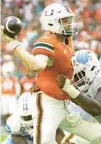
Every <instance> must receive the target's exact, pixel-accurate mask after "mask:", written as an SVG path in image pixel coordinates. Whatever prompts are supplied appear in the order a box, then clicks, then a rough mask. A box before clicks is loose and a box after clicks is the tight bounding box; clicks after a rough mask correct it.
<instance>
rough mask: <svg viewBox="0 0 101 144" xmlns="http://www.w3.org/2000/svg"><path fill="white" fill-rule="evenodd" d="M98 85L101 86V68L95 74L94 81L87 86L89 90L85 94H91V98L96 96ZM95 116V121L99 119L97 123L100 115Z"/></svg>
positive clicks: (100, 120) (100, 119)
mask: <svg viewBox="0 0 101 144" xmlns="http://www.w3.org/2000/svg"><path fill="white" fill-rule="evenodd" d="M100 87H101V70H100V71H99V73H98V74H97V76H96V78H95V79H94V81H93V82H92V83H91V85H90V87H89V90H88V91H87V93H86V94H87V95H89V96H91V97H92V98H94V97H95V96H96V93H97V91H98V89H99V88H100ZM100 99H101V98H100ZM95 118H96V119H97V121H99V123H101V115H100V116H96V117H95Z"/></svg>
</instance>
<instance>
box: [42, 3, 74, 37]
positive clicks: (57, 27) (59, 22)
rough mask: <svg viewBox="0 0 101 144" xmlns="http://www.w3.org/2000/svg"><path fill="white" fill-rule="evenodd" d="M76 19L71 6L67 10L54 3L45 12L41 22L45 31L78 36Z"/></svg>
mask: <svg viewBox="0 0 101 144" xmlns="http://www.w3.org/2000/svg"><path fill="white" fill-rule="evenodd" d="M74 19H75V14H74V13H73V12H72V11H71V9H70V7H69V6H68V8H67V9H66V8H65V7H64V6H62V5H61V4H59V3H52V4H50V5H48V6H47V7H46V8H45V9H44V10H43V12H42V15H41V18H40V22H41V25H42V28H43V30H45V31H51V32H52V33H57V34H63V35H70V36H71V35H73V34H76V30H75V28H74V27H75V21H74Z"/></svg>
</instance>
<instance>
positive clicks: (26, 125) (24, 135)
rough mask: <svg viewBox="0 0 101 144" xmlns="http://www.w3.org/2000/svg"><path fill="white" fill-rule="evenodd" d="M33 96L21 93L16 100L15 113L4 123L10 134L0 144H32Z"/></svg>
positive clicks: (28, 93)
mask: <svg viewBox="0 0 101 144" xmlns="http://www.w3.org/2000/svg"><path fill="white" fill-rule="evenodd" d="M32 100H33V96H32V95H31V93H30V92H25V93H23V94H22V95H21V96H20V97H19V99H18V106H17V111H16V113H15V114H13V115H11V116H10V117H9V118H8V119H7V122H6V129H7V131H8V132H9V133H10V135H9V136H8V137H7V139H6V140H5V141H4V142H3V143H2V144H33V118H32V114H33V101H32Z"/></svg>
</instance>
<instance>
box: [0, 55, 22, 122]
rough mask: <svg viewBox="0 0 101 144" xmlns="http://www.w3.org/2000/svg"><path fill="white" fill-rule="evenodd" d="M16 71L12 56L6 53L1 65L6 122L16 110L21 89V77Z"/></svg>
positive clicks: (4, 119)
mask: <svg viewBox="0 0 101 144" xmlns="http://www.w3.org/2000/svg"><path fill="white" fill-rule="evenodd" d="M14 71H15V64H14V62H13V59H12V56H10V55H4V56H3V64H2V66H1V96H2V99H1V109H2V111H1V114H2V118H3V122H4V124H5V122H6V119H7V117H8V116H9V115H11V114H13V113H14V112H15V110H16V102H17V97H18V95H19V94H20V91H21V86H20V83H19V79H18V78H17V77H16V76H14Z"/></svg>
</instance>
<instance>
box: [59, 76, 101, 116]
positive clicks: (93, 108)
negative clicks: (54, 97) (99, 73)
mask: <svg viewBox="0 0 101 144" xmlns="http://www.w3.org/2000/svg"><path fill="white" fill-rule="evenodd" d="M57 82H58V85H59V86H60V87H61V89H62V90H63V91H65V92H66V93H67V94H68V95H69V96H70V98H72V99H73V100H75V102H76V103H77V104H78V105H79V106H80V107H81V108H83V109H84V110H85V111H86V112H88V113H89V114H91V115H93V116H98V115H100V114H101V102H99V101H97V98H92V97H90V96H87V95H86V94H84V93H81V92H80V91H79V90H77V89H76V88H75V87H74V86H73V85H72V84H71V82H70V80H69V79H67V78H66V77H65V76H63V75H59V76H58V78H57ZM97 95H98V96H97V97H101V92H99V94H98V93H97Z"/></svg>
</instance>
